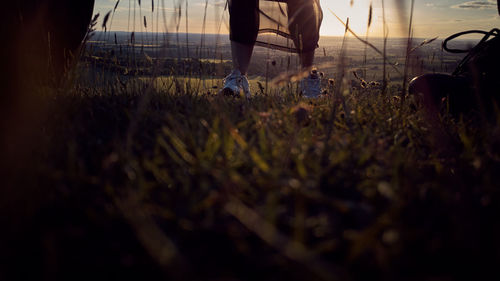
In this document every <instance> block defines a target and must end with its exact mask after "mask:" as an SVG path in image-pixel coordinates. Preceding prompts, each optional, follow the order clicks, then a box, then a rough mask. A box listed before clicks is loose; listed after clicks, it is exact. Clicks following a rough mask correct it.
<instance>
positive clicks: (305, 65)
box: [300, 51, 314, 70]
mask: <svg viewBox="0 0 500 281" xmlns="http://www.w3.org/2000/svg"><path fill="white" fill-rule="evenodd" d="M300 63H301V65H302V69H303V70H310V69H311V68H312V66H313V63H314V51H312V52H306V53H301V54H300Z"/></svg>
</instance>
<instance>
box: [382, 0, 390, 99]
mask: <svg viewBox="0 0 500 281" xmlns="http://www.w3.org/2000/svg"><path fill="white" fill-rule="evenodd" d="M382 28H383V37H384V49H383V55H382V56H383V66H382V68H383V71H382V94H383V95H385V94H386V91H387V38H388V37H389V29H388V26H387V21H386V18H385V1H384V0H382Z"/></svg>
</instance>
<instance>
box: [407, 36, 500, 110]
mask: <svg viewBox="0 0 500 281" xmlns="http://www.w3.org/2000/svg"><path fill="white" fill-rule="evenodd" d="M471 33H480V34H484V37H483V38H482V39H481V40H480V41H479V43H478V44H477V45H476V46H474V47H473V48H471V49H467V50H457V49H450V48H448V46H447V43H448V42H449V41H450V40H453V39H455V38H457V37H460V36H462V35H465V34H471ZM443 48H444V49H445V50H446V51H448V52H452V53H468V54H467V55H466V56H465V57H464V59H463V60H462V61H461V62H460V64H459V65H458V67H457V68H456V70H455V71H454V72H453V73H452V74H451V75H450V74H424V75H422V76H419V77H416V78H414V79H413V80H412V81H411V82H410V86H409V92H410V94H414V95H422V98H423V103H424V106H425V108H426V109H427V110H429V111H431V112H433V111H439V110H442V109H446V110H447V111H448V112H449V113H451V114H452V115H455V116H458V115H459V114H462V113H469V112H471V111H478V112H479V113H480V114H481V115H483V116H484V117H488V118H491V117H494V113H495V110H496V107H497V106H498V105H499V104H500V103H499V102H500V94H499V93H500V79H499V77H500V68H499V67H500V30H498V29H492V30H491V31H489V32H485V31H479V30H470V31H464V32H460V33H457V34H454V35H452V36H450V37H448V38H447V39H446V40H445V41H444V42H443Z"/></svg>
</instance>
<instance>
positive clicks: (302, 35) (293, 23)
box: [287, 0, 323, 68]
mask: <svg viewBox="0 0 500 281" xmlns="http://www.w3.org/2000/svg"><path fill="white" fill-rule="evenodd" d="M287 4H288V16H289V19H288V28H289V30H290V34H291V35H292V37H293V39H294V43H295V47H296V48H297V51H298V53H299V56H300V60H301V64H302V67H303V68H311V67H312V65H313V63H314V50H315V49H316V47H317V45H318V41H319V28H320V26H321V21H322V19H323V14H322V12H321V7H320V5H319V1H317V0H288V1H287Z"/></svg>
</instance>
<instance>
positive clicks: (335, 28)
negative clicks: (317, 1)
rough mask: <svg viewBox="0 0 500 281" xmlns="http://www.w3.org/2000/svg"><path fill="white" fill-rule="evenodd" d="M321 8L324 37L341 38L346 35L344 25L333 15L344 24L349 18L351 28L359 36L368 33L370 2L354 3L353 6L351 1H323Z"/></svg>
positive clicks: (358, 0)
mask: <svg viewBox="0 0 500 281" xmlns="http://www.w3.org/2000/svg"><path fill="white" fill-rule="evenodd" d="M321 6H322V8H323V23H322V26H321V35H322V36H341V35H343V34H344V30H345V27H344V25H342V23H341V22H340V21H339V20H338V19H337V18H336V17H335V16H334V15H333V13H335V14H336V15H337V16H338V17H339V18H340V19H342V21H344V22H346V20H347V18H349V27H350V28H351V29H352V30H353V31H354V32H356V33H359V34H365V33H366V25H367V22H368V10H369V7H370V1H369V0H357V1H353V4H352V6H351V5H350V3H349V1H331V0H321ZM332 12H333V13H332Z"/></svg>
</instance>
